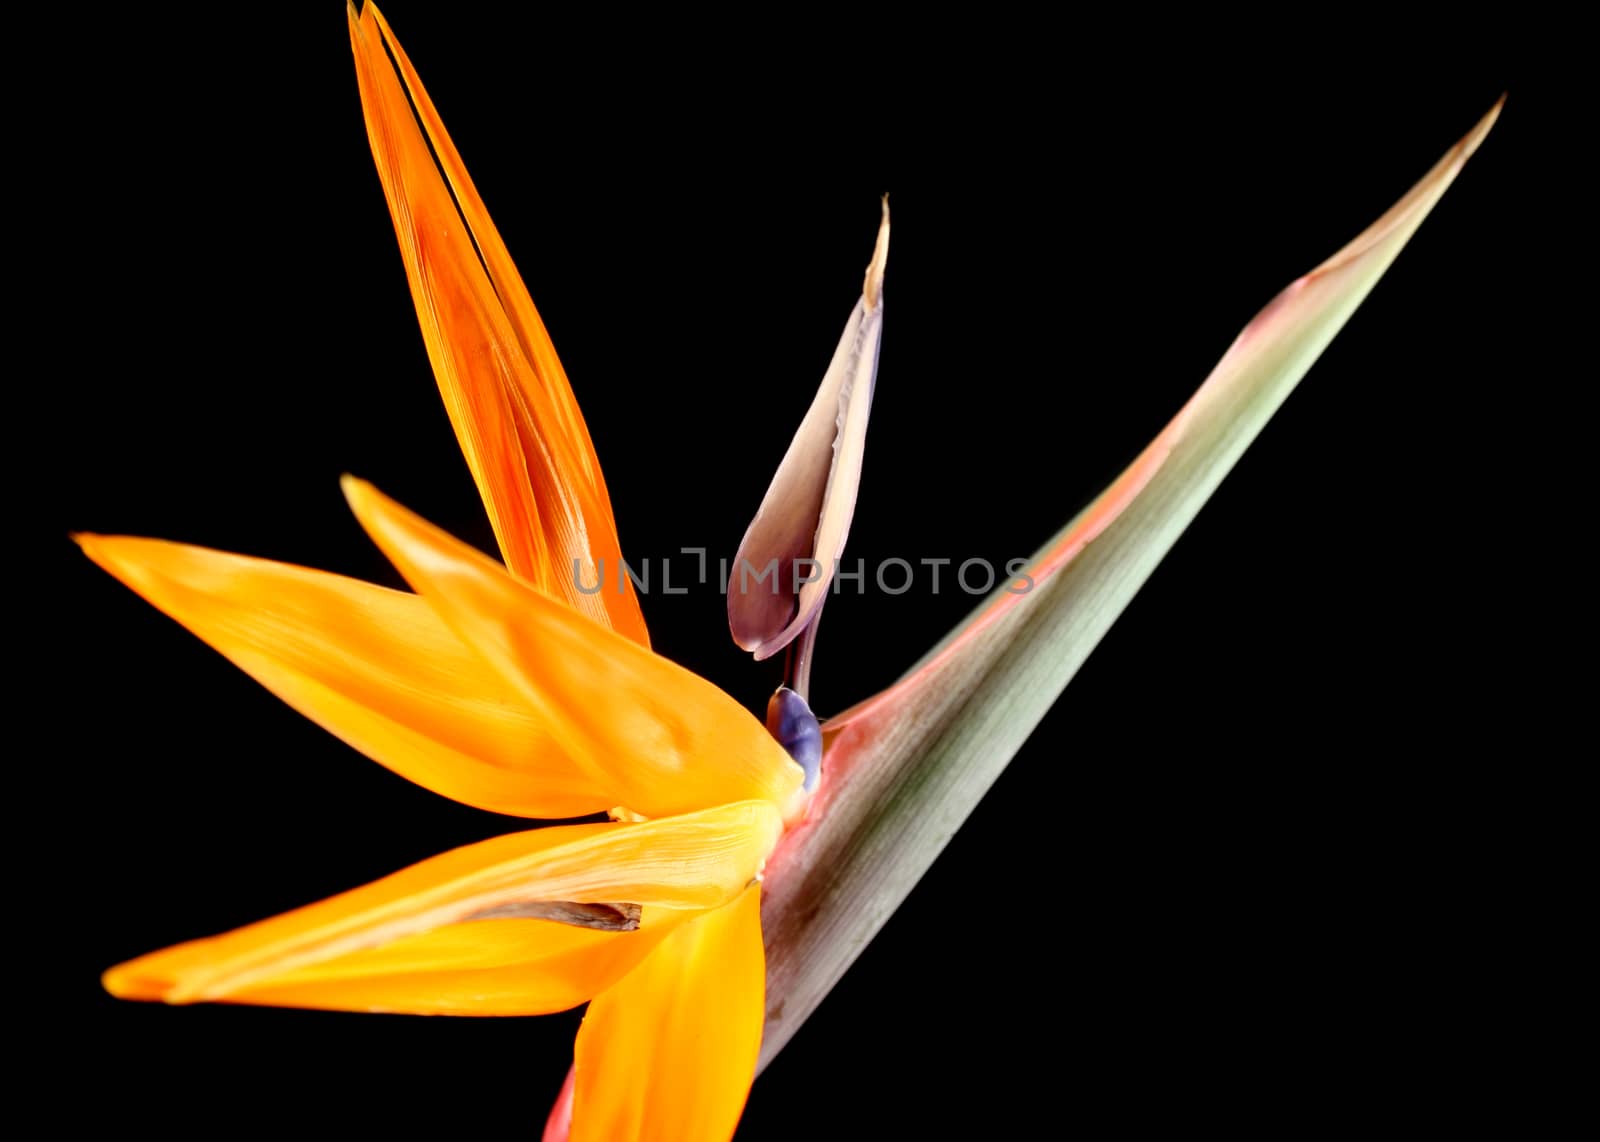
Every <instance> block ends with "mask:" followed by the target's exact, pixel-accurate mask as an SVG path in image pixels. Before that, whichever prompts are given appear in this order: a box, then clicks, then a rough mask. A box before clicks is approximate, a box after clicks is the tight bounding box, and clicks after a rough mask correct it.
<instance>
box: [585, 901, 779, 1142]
mask: <svg viewBox="0 0 1600 1142" xmlns="http://www.w3.org/2000/svg"><path fill="white" fill-rule="evenodd" d="M765 970H766V968H765V960H764V953H763V951H762V947H761V889H760V886H759V885H752V886H751V887H750V888H749V889H747V890H746V891H745V892H744V894H743V895H742V896H740V897H739V899H738V900H736V901H734V902H733V903H732V904H729V905H727V906H726V907H724V908H719V909H717V910H716V911H715V912H708V913H706V914H705V915H703V916H698V917H696V918H695V919H693V920H689V921H687V922H686V923H684V924H682V925H680V926H679V927H678V928H677V929H676V930H674V931H673V932H672V933H671V934H670V935H669V936H667V938H666V939H665V940H663V941H662V942H661V946H660V947H658V948H657V949H656V950H655V951H654V952H652V953H651V954H650V956H649V958H647V959H646V960H645V961H644V962H643V963H641V964H640V965H639V966H638V967H636V968H634V970H633V971H631V972H629V973H628V974H627V975H626V976H624V977H623V978H622V979H621V980H620V981H619V982H618V983H616V984H614V985H612V986H611V987H610V988H608V989H607V990H606V991H605V992H603V993H602V994H601V995H600V996H599V997H598V998H596V999H595V1001H594V1002H593V1003H592V1004H590V1006H589V1011H588V1013H587V1014H586V1015H585V1016H584V1019H583V1027H582V1028H581V1029H580V1030H579V1031H578V1043H577V1048H576V1054H577V1069H576V1075H577V1084H576V1094H575V1097H574V1101H573V1107H572V1142H636V1140H644V1139H660V1140H661V1142H679V1140H681V1139H686V1138H693V1139H695V1140H696V1142H722V1140H725V1139H727V1138H729V1137H731V1136H732V1134H733V1130H734V1127H735V1126H737V1125H738V1122H739V1115H740V1113H741V1112H742V1111H743V1110H744V1103H745V1098H746V1097H747V1096H748V1095H749V1093H750V1083H751V1081H752V1080H753V1079H754V1078H755V1073H756V1055H757V1053H758V1052H759V1051H760V1049H761V1024H762V1018H763V1010H764V1005H765Z"/></svg>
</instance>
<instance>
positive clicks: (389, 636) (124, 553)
mask: <svg viewBox="0 0 1600 1142" xmlns="http://www.w3.org/2000/svg"><path fill="white" fill-rule="evenodd" d="M75 538H76V539H77V540H78V543H79V544H80V545H81V546H82V547H83V550H84V552H85V553H86V554H87V555H88V556H89V558H91V559H93V560H94V561H95V562H96V563H98V564H99V565H100V566H101V567H103V568H105V569H106V570H107V571H109V572H111V574H113V575H115V576H116V577H117V578H118V579H120V580H122V582H123V583H125V584H127V585H128V586H129V587H131V588H133V590H134V591H136V592H138V593H139V594H140V595H142V596H143V597H144V598H145V599H147V600H148V601H150V602H151V603H154V604H155V605H156V606H157V607H159V608H160V609H161V610H163V611H165V612H166V613H167V614H168V615H170V616H172V617H173V618H174V619H177V620H178V622H180V623H182V624H183V625H184V626H185V627H187V628H188V629H189V630H190V631H192V632H194V633H195V634H197V635H199V636H200V638H202V639H204V640H205V641H206V642H208V643H210V644H211V645H212V646H213V647H215V648H216V649H217V650H219V651H221V652H222V654H223V655H225V656H226V657H227V658H228V659H229V660H230V661H232V662H233V663H234V664H235V665H236V666H238V667H239V668H240V669H242V670H244V671H245V672H246V673H247V674H249V675H250V676H251V677H253V678H255V679H256V680H257V681H258V682H260V683H261V684H262V685H264V686H266V687H267V689H269V690H271V691H272V692H273V693H274V694H276V695H277V696H278V697H280V698H282V699H283V700H284V701H285V702H288V703H289V705H291V706H293V707H294V708H295V709H297V710H299V711H300V712H301V713H302V714H305V715H306V716H307V717H308V718H310V719H311V720H312V721H314V722H316V723H317V724H318V725H320V726H322V727H324V728H325V729H327V730H329V731H330V732H331V733H334V734H336V735H338V736H339V737H340V738H342V739H343V740H344V741H346V742H348V743H349V744H350V745H352V746H354V747H355V748H356V749H358V750H360V751H361V752H362V753H364V754H366V755H367V756H368V757H371V758H372V759H373V760H375V761H378V762H380V763H381V764H383V765H386V766H388V767H389V768H390V769H392V770H394V771H395V772H396V773H398V774H400V775H401V776H403V777H406V778H409V779H410V780H412V781H415V782H416V783H417V784H419V785H422V786H425V787H427V788H429V789H432V790H434V791H435V792H437V793H442V794H444V795H445V796H446V797H451V798H454V799H455V800H457V801H464V802H466V803H467V804H469V805H476V806H478V807H480V808H483V809H490V810H493V811H494V812H497V813H512V814H516V815H518V816H527V817H574V816H582V815H584V814H588V813H595V812H602V811H604V810H605V809H606V808H608V807H609V806H612V805H615V804H616V797H615V796H614V795H613V793H612V792H611V791H610V790H608V789H606V788H605V787H604V786H601V785H597V784H596V783H595V782H594V780H593V779H592V778H591V777H590V776H589V774H588V772H587V771H586V770H583V769H581V768H579V767H577V766H576V765H575V764H574V763H572V762H571V761H568V760H566V759H565V757H564V756H563V754H562V753H561V752H560V750H559V748H558V747H557V745H556V744H555V742H553V741H552V740H551V736H550V734H549V732H548V731H547V730H546V729H545V728H544V727H543V725H542V723H541V719H540V717H539V716H538V714H537V713H536V711H535V710H534V709H533V708H532V707H531V706H529V705H528V703H527V702H526V701H524V700H523V699H522V698H521V697H520V696H519V695H518V694H517V693H516V691H515V690H513V689H512V688H511V687H510V686H509V685H507V684H506V682H505V681H504V680H503V679H502V678H501V677H500V676H499V675H498V674H497V673H495V671H493V670H491V669H490V668H489V667H488V666H487V665H486V664H485V663H484V662H483V660H482V659H481V658H479V657H478V656H477V655H476V654H475V653H473V651H472V650H470V649H469V648H468V647H467V646H466V645H465V644H464V643H462V641H461V640H460V638H458V637H457V636H456V635H455V634H454V633H453V632H452V631H451V630H450V628H449V627H448V626H446V625H445V624H444V622H443V621H442V620H441V619H440V618H439V616H438V615H437V614H435V613H434V611H433V609H432V608H431V607H430V606H428V604H427V603H426V602H425V601H424V600H423V599H421V598H420V597H419V596H417V595H410V594H406V593H405V592H403V591H391V590H389V589H387V588H384V587H377V586H374V585H373V584H371V583H363V582H360V581H359V580H356V579H346V578H344V577H343V576H340V575H330V574H328V573H326V572H323V571H312V570H309V569H307V568H304V567H294V566H291V565H289V564H286V563H273V562H270V561H268V560H265V559H250V558H247V557H245V556H242V555H230V554H227V553H225V552H221V551H211V550H208V549H206V548H203V547H190V546H187V545H185V544H181V543H166V542H163V541H161V540H158V539H134V538H130V537H127V536H101V535H80V536H77V537H75Z"/></svg>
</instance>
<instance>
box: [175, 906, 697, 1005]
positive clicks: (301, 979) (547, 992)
mask: <svg viewBox="0 0 1600 1142" xmlns="http://www.w3.org/2000/svg"><path fill="white" fill-rule="evenodd" d="M681 915H682V913H671V912H665V911H652V912H651V913H650V916H649V918H647V919H645V920H644V921H642V923H641V926H640V928H639V930H638V931H634V932H597V931H593V930H591V929H588V928H576V927H573V926H572V925H570V924H557V923H554V922H552V921H550V920H477V921H473V922H471V923H466V924H451V925H449V926H448V927H445V928H438V929H435V930H434V931H432V932H424V933H422V934H420V935H416V936H408V937H406V938H405V939H401V940H396V941H395V942H394V943H392V944H387V945H385V946H383V947H381V948H374V949H371V950H368V951H363V952H354V953H352V954H350V955H347V956H341V957H338V958H336V959H334V960H332V961H330V962H328V963H327V964H318V965H315V966H313V967H309V968H301V969H299V970H297V971H292V972H289V973H287V974H285V975H283V976H281V977H277V978H274V979H273V980H271V981H270V982H268V983H264V984H258V985H256V986H254V987H244V988H240V989H239V990H237V991H232V992H229V993H228V994H227V996H226V997H225V998H226V999H227V1001H228V1002H229V1003H254V1004H263V1005H267V1006H271V1007H314V1008H320V1009H322V1010H325V1011H389V1012H399V1013H401V1014H406V1015H548V1014H549V1013H550V1012H552V1011H565V1010H567V1009H568V1008H571V1007H576V1006H578V1004H580V1003H584V1002H586V1001H588V1000H589V999H591V998H593V997H594V996H595V995H596V994H598V993H599V992H601V991H603V990H604V989H605V988H606V987H608V986H609V985H610V984H612V983H614V982H615V981H616V980H619V979H621V978H622V977H623V976H624V975H626V974H627V973H628V972H629V971H631V970H632V969H633V967H634V965H636V964H637V963H638V962H639V961H640V960H641V959H643V958H644V957H645V956H647V955H649V954H650V952H651V951H652V950H653V949H654V948H655V946H656V944H657V943H659V942H660V940H661V938H662V937H663V936H665V935H666V934H667V933H668V932H670V931H671V930H672V928H673V927H674V926H675V924H676V923H677V922H678V920H679V918H680V917H681ZM152 998H153V997H152Z"/></svg>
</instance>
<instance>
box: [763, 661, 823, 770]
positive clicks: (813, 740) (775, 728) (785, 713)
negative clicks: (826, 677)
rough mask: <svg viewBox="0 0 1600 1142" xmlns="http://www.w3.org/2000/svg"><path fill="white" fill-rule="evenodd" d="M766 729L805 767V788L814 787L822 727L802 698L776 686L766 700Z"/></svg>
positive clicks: (787, 688) (789, 690)
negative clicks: (769, 697)
mask: <svg viewBox="0 0 1600 1142" xmlns="http://www.w3.org/2000/svg"><path fill="white" fill-rule="evenodd" d="M767 732H768V733H769V734H771V735H772V736H773V738H774V739H775V740H776V741H777V743H778V744H779V745H781V746H782V747H783V748H784V749H786V750H788V751H789V756H790V757H792V758H794V760H795V761H796V763H798V764H799V766H800V768H801V769H803V770H805V772H806V789H807V790H810V789H813V788H815V787H816V784H817V777H818V776H819V775H820V774H821V773H822V726H821V725H820V724H819V723H818V722H817V716H816V715H815V714H813V713H812V712H811V707H810V706H808V705H807V704H806V700H805V699H804V698H802V697H800V695H799V694H796V693H795V692H794V691H793V690H791V689H789V687H787V686H779V687H778V689H777V690H776V691H774V692H773V695H772V697H771V699H770V700H768V702H767Z"/></svg>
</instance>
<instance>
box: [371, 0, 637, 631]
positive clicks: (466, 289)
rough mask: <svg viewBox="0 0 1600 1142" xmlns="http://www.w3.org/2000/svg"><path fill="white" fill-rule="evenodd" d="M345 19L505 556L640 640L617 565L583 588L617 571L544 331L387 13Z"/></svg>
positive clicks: (471, 458)
mask: <svg viewBox="0 0 1600 1142" xmlns="http://www.w3.org/2000/svg"><path fill="white" fill-rule="evenodd" d="M349 21H350V44H351V47H352V49H353V51H354V52H355V58H356V76H357V79H358V81H359V83H360V88H361V106H362V110H363V112H364V114H365V116H366V123H367V137H368V139H369V141H370V142H371V144H372V156H373V159H374V160H375V162H376V163H377V167H378V175H379V178H380V179H381V180H382V182H383V190H384V194H385V196H386V197H387V199H388V202H389V213H390V215H391V216H392V217H393V219H394V225H395V234H396V236H397V237H398V238H399V241H400V253H401V257H402V259H403V260H404V262H405V267H406V276H407V278H408V279H409V281H410V283H411V294H412V297H413V299H414V300H415V302H416V307H417V317H418V320H419V321H420V322H421V326H422V336H423V340H424V341H425V342H426V344H427V348H428V357H429V360H431V361H432V362H433V370H434V375H435V377H436V378H437V380H438V382H439V391H440V393H441V394H442V395H443V397H444V403H445V408H446V409H447V410H448V412H449V414H450V421H451V423H452V424H453V425H454V426H455V430H456V437H457V439H458V440H459V441H460V442H461V450H462V452H463V453H465V455H466V458H467V464H468V466H469V467H470V468H471V469H472V476H473V479H474V480H476V481H477V484H478V491H479V493H480V494H481V495H482V496H483V502H484V506H485V507H486V508H487V509H488V512H489V520H490V522H491V523H492V524H493V525H494V531H495V536H496V538H497V539H498V540H499V542H500V550H501V553H502V554H503V555H504V556H505V560H506V565H507V566H508V567H510V568H511V570H512V572H513V573H514V574H516V575H517V576H518V577H520V578H521V579H523V580H524V581H526V582H528V583H532V584H533V585H535V586H536V587H538V588H539V589H540V590H543V591H545V592H547V593H548V594H550V595H552V596H554V597H555V598H558V599H561V600H562V601H563V602H565V603H566V604H567V605H568V606H571V607H573V608H574V609H576V610H578V611H580V612H582V613H583V614H586V615H588V616H589V617H590V618H592V619H594V620H595V621H596V622H601V623H605V624H607V625H608V626H612V627H614V628H615V629H617V630H618V631H620V632H621V633H623V634H625V635H627V636H628V637H629V638H632V639H634V640H635V641H636V642H639V643H642V644H645V645H648V644H649V635H648V633H647V632H646V630H645V625H644V618H643V616H642V615H641V613H640V611H639V600H638V597H637V595H636V594H635V593H634V591H633V587H632V584H631V583H629V582H628V581H627V577H626V576H622V586H621V589H620V590H608V591H603V592H600V593H598V594H584V593H583V592H582V591H580V590H578V582H579V580H580V577H581V581H582V582H585V583H593V582H595V581H596V580H597V578H598V577H599V573H600V571H601V570H602V569H603V570H604V571H605V572H606V573H607V574H608V575H609V577H610V578H611V579H612V580H613V582H615V580H616V579H617V576H618V571H619V568H620V566H621V549H620V547H619V545H618V542H617V530H616V524H615V522H614V520H613V518H612V515H611V504H610V500H609V498H608V497H607V495H606V489H605V482H604V480H603V478H602V477H601V475H600V465H599V461H598V460H597V459H596V458H595V454H594V448H593V445H592V444H591V443H590V440H589V433H588V429H587V428H586V427H585V426H584V423H583V416H582V414H581V413H580V412H579V411H578V406H577V402H576V400H575V399H574V398H573V395H572V389H571V386H570V385H569V384H568V383H567V378H566V374H565V372H564V371H563V370H562V368H561V363H560V361H559V360H557V358H556V354H555V349H554V347H553V346H552V345H551V343H550V338H549V335H548V334H547V333H546V332H545V329H544V325H543V323H542V322H541V321H540V320H539V315H538V313H537V312H536V311H535V310H534V308H533V302H532V301H531V300H530V299H529V297H528V294H527V291H526V289H525V288H524V287H523V285H522V283H521V281H520V279H519V278H518V276H517V271H516V267H514V266H513V265H512V264H511V258H510V256H509V255H508V254H507V253H506V250H505V245H504V243H503V242H501V240H500V236H499V234H498V233H497V232H496V231H495V229H494V226H493V224H492V223H490V221H489V216H488V213H487V211H486V210H485V209H484V206H483V202H482V200H481V199H480V198H479V197H478V193H477V190H476V189H475V188H474V187H473V185H472V182H471V180H470V179H469V178H468V177H467V173H466V168H465V167H464V166H463V165H462V162H461V157H460V156H459V155H458V154H457V153H456V150H455V147H454V146H453V145H452V144H451V142H450V138H449V136H448V135H446V134H445V131H444V125H443V123H441V122H440V120H439V116H438V114H437V112H436V111H435V110H434V108H433V104H432V102H431V101H430V100H429V99H428V96H427V93H426V92H425V91H424V90H423V89H422V84H421V82H420V81H419V80H418V79H417V76H416V73H415V72H414V71H413V70H412V69H411V65H410V62H409V61H408V60H407V59H406V57H405V55H404V53H403V52H402V51H401V50H400V46H399V44H398V43H397V42H396V41H395V40H394V37H393V35H392V34H391V33H390V32H389V29H388V26H387V25H386V24H384V23H383V21H382V17H381V16H379V15H378V12H377V9H376V8H374V7H373V5H371V4H370V3H369V4H367V5H366V9H365V11H363V12H362V14H361V15H360V16H359V17H358V16H357V15H356V14H355V12H354V10H353V9H351V10H350V12H349ZM391 54H392V55H393V58H394V60H395V61H398V63H399V64H400V69H401V70H400V72H399V73H397V72H396V70H395V66H394V63H392V62H391V58H390V57H391ZM419 113H420V115H421V117H422V118H421V121H420V122H419V120H418V114H419ZM435 155H437V156H438V158H437V160H436V159H435ZM441 162H442V163H443V166H444V170H443V172H441V170H440V163H441Z"/></svg>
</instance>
